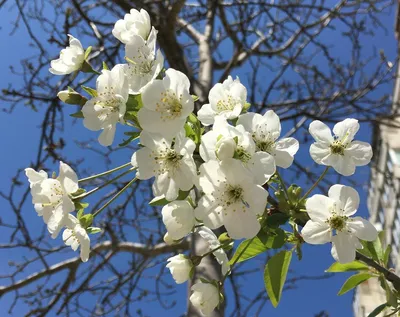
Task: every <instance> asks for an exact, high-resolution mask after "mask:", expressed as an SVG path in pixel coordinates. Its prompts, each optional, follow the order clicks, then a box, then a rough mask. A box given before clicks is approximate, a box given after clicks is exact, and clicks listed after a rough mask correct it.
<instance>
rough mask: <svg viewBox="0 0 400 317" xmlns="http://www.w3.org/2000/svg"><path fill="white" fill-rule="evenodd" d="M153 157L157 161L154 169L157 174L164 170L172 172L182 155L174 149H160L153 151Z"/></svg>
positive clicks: (176, 167) (177, 165)
mask: <svg viewBox="0 0 400 317" xmlns="http://www.w3.org/2000/svg"><path fill="white" fill-rule="evenodd" d="M154 154H155V155H154V159H155V160H156V162H157V163H158V170H154V172H155V173H157V174H158V175H160V174H164V173H166V172H170V173H174V172H175V171H176V170H177V169H178V168H179V167H180V165H181V162H182V158H183V155H181V154H178V153H177V152H176V151H175V150H174V149H166V150H161V151H159V152H158V153H157V154H156V153H154Z"/></svg>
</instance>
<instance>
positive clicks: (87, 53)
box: [85, 46, 92, 60]
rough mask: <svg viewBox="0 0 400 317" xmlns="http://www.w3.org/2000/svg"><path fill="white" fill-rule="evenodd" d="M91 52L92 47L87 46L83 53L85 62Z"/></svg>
mask: <svg viewBox="0 0 400 317" xmlns="http://www.w3.org/2000/svg"><path fill="white" fill-rule="evenodd" d="M91 51H92V47H91V46H89V47H88V48H87V49H86V51H85V60H86V59H87V58H88V57H89V54H90V52H91Z"/></svg>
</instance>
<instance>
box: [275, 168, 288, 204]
mask: <svg viewBox="0 0 400 317" xmlns="http://www.w3.org/2000/svg"><path fill="white" fill-rule="evenodd" d="M275 173H276V176H278V178H279V182H280V183H281V185H282V188H283V191H284V192H285V195H286V198H287V199H288V200H289V195H288V191H287V188H286V185H285V182H284V181H283V178H282V177H281V174H279V172H278V170H276V172H275Z"/></svg>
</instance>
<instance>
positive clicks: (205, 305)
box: [190, 282, 219, 315]
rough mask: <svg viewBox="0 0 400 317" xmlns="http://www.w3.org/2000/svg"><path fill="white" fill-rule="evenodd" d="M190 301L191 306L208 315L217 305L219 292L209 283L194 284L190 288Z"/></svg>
mask: <svg viewBox="0 0 400 317" xmlns="http://www.w3.org/2000/svg"><path fill="white" fill-rule="evenodd" d="M192 291H193V293H192V295H191V296H190V301H191V302H192V304H193V306H195V307H197V308H198V309H200V310H201V312H202V313H203V314H204V315H209V314H210V313H211V312H212V311H213V310H214V309H215V308H216V307H217V306H218V304H219V290H218V289H217V288H216V287H215V285H213V284H210V283H201V282H200V283H196V284H194V285H193V286H192Z"/></svg>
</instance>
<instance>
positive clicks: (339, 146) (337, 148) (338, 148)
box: [329, 140, 346, 155]
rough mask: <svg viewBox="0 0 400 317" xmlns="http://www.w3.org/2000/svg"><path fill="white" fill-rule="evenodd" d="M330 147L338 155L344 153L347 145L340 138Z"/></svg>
mask: <svg viewBox="0 0 400 317" xmlns="http://www.w3.org/2000/svg"><path fill="white" fill-rule="evenodd" d="M329 147H330V149H331V153H332V154H337V155H344V150H345V149H346V145H345V144H343V143H342V141H340V140H336V141H334V142H333V143H332V144H331V145H330V146H329Z"/></svg>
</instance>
